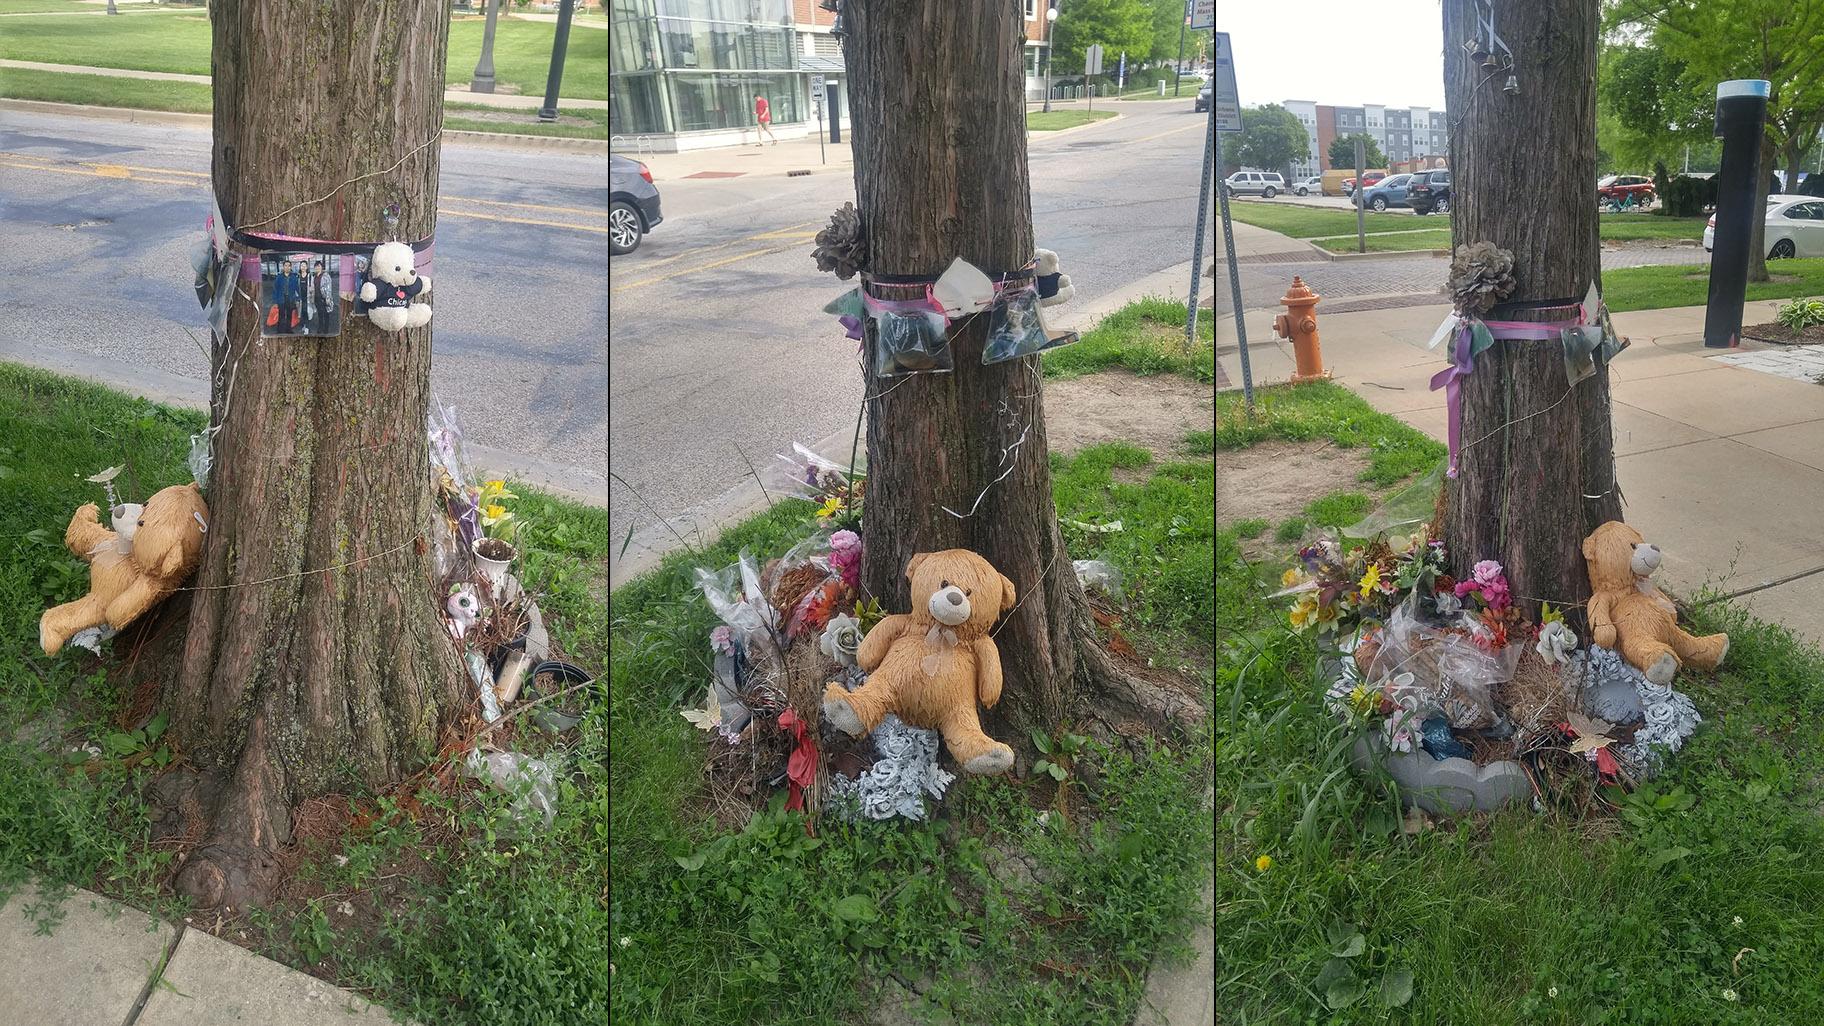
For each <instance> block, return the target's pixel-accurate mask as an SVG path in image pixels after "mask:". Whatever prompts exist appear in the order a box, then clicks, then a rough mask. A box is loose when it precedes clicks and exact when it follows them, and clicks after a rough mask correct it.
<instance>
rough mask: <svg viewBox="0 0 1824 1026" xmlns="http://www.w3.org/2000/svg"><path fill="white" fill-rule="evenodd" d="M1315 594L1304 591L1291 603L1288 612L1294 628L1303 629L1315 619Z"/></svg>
mask: <svg viewBox="0 0 1824 1026" xmlns="http://www.w3.org/2000/svg"><path fill="white" fill-rule="evenodd" d="M1317 608H1318V607H1317V596H1316V595H1313V594H1311V593H1310V592H1306V593H1305V594H1303V595H1300V596H1299V597H1298V601H1297V602H1294V603H1292V610H1291V613H1290V616H1291V619H1292V627H1293V629H1294V630H1301V631H1302V630H1304V629H1305V628H1307V627H1310V626H1311V625H1312V624H1313V623H1315V622H1316V621H1317Z"/></svg>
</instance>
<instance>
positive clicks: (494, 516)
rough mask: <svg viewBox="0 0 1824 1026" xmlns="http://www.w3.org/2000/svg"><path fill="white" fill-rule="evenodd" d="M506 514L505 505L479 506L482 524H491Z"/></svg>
mask: <svg viewBox="0 0 1824 1026" xmlns="http://www.w3.org/2000/svg"><path fill="white" fill-rule="evenodd" d="M506 515H507V507H505V506H483V507H482V508H481V522H482V523H484V524H491V523H493V522H494V521H496V520H499V519H500V518H501V517H504V516H506Z"/></svg>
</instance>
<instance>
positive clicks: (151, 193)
mask: <svg viewBox="0 0 1824 1026" xmlns="http://www.w3.org/2000/svg"><path fill="white" fill-rule="evenodd" d="M209 153H210V132H209V130H208V129H207V128H206V127H191V126H187V125H186V126H173V125H162V124H129V123H123V122H119V121H113V120H100V119H89V118H69V117H57V116H50V115H39V114H28V113H21V112H16V111H0V238H3V239H5V240H6V241H5V244H4V245H3V246H0V359H8V360H17V361H20V362H26V363H35V364H39V365H48V366H52V367H55V368H57V369H62V370H73V371H78V372H80V373H83V374H86V375H88V376H91V377H94V378H98V379H101V380H106V381H110V382H112V383H115V384H117V385H119V386H122V387H126V388H130V389H139V390H142V391H149V392H152V393H153V394H155V395H157V396H158V397H160V398H172V399H185V398H187V399H190V400H192V401H196V402H205V401H207V398H208V390H207V387H206V380H207V376H208V358H207V356H206V355H204V353H203V352H202V350H201V349H199V347H198V342H197V339H202V340H206V339H207V332H208V329H207V327H206V324H205V322H204V320H203V316H202V313H203V312H202V309H201V308H200V307H199V306H198V305H197V301H196V297H195V293H194V291H193V290H192V272H191V269H190V266H189V253H190V250H191V247H192V246H193V245H194V244H195V243H196V241H197V240H199V239H200V238H202V237H203V222H204V219H205V218H206V217H207V216H208V214H209V211H210V193H209V187H208V186H209ZM442 193H443V201H442V203H441V205H440V209H439V213H440V216H439V218H438V229H437V255H436V262H435V267H434V271H435V273H434V274H433V276H432V277H433V284H434V288H433V291H432V293H431V305H432V307H433V308H434V309H435V311H436V319H435V320H434V321H433V322H432V347H433V348H432V361H431V378H432V384H433V388H434V389H435V393H436V396H437V398H438V399H439V400H440V401H441V402H443V403H445V404H448V405H454V406H455V407H456V409H457V413H458V417H459V420H460V422H461V423H462V425H463V427H464V430H465V434H466V437H467V438H468V439H469V440H470V441H471V442H472V443H475V444H476V445H478V446H480V447H482V448H481V449H480V453H481V458H482V459H491V457H490V456H489V455H488V453H489V451H493V452H494V453H495V454H496V455H498V457H499V459H498V460H494V462H495V463H496V465H498V464H499V463H500V462H503V461H506V462H513V463H517V464H518V465H520V466H523V467H525V468H527V469H526V473H525V476H527V477H528V478H530V479H531V480H534V481H535V482H536V483H541V484H546V485H548V486H552V487H557V488H561V489H564V490H567V491H570V492H573V493H577V494H579V495H593V496H595V497H596V498H595V502H596V503H598V504H599V503H600V502H601V498H600V497H601V496H602V495H603V494H605V492H606V487H607V481H606V478H605V477H604V475H603V473H602V471H603V467H604V465H605V464H606V462H607V452H608V424H607V417H606V403H607V395H606V391H605V384H606V380H607V366H606V352H605V349H604V346H603V339H604V338H605V337H606V335H607V333H608V299H607V295H606V294H605V290H604V288H603V281H602V269H603V267H604V266H605V264H606V262H607V253H608V246H607V234H606V225H607V218H606V208H607V204H608V189H607V161H606V159H605V158H603V157H600V156H590V155H586V154H580V153H575V152H565V151H560V150H539V151H518V150H506V149H499V148H493V147H480V146H472V145H465V144H458V143H447V144H445V145H444V146H443V181H442ZM290 344H301V345H308V344H312V343H310V342H307V341H300V342H296V343H290ZM521 457H524V458H529V459H520V458H521Z"/></svg>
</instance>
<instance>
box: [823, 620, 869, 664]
mask: <svg viewBox="0 0 1824 1026" xmlns="http://www.w3.org/2000/svg"><path fill="white" fill-rule="evenodd" d="M861 637H862V635H861V624H860V623H859V622H858V621H857V620H856V619H855V618H854V617H852V616H849V615H847V614H838V615H836V616H832V617H830V623H829V626H828V627H825V628H824V630H823V637H822V638H820V639H819V640H818V645H817V647H819V648H821V649H822V650H823V654H824V655H827V656H829V657H830V658H831V659H834V660H836V662H837V663H839V664H841V665H843V666H854V665H855V653H856V651H857V650H859V649H860V648H861Z"/></svg>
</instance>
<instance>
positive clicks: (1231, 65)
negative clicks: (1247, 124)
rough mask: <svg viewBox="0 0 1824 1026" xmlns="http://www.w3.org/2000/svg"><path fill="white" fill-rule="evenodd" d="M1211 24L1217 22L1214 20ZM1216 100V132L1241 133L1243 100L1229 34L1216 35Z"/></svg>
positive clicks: (1213, 16) (1212, 16)
mask: <svg viewBox="0 0 1824 1026" xmlns="http://www.w3.org/2000/svg"><path fill="white" fill-rule="evenodd" d="M1211 18H1212V19H1214V18H1215V15H1213V14H1212V15H1211ZM1211 24H1215V22H1214V21H1213V20H1212V21H1211ZM1215 99H1216V102H1215V103H1214V104H1212V105H1211V107H1210V109H1211V110H1213V111H1214V112H1215V113H1216V131H1218V132H1239V131H1241V99H1240V97H1239V96H1238V95H1237V94H1236V91H1235V53H1234V51H1233V50H1232V49H1231V48H1230V46H1229V34H1228V33H1227V32H1218V33H1216V97H1215Z"/></svg>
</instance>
